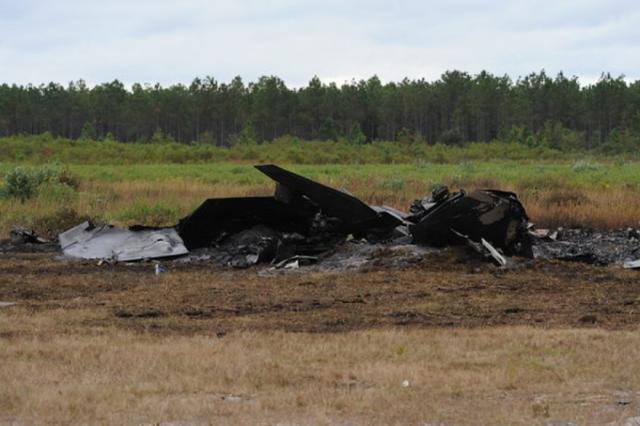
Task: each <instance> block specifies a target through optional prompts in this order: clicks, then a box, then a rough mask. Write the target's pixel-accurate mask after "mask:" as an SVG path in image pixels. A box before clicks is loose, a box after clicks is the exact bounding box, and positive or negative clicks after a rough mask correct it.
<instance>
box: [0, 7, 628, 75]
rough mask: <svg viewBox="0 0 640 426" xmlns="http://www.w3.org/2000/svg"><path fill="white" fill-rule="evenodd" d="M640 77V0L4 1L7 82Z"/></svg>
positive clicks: (0, 29)
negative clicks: (450, 74) (452, 74)
mask: <svg viewBox="0 0 640 426" xmlns="http://www.w3.org/2000/svg"><path fill="white" fill-rule="evenodd" d="M543 68H544V69H545V70H547V72H548V73H550V74H552V75H555V74H556V73H557V72H558V71H560V70H562V71H564V72H565V74H566V75H568V76H572V75H576V76H578V77H579V78H580V81H581V82H583V83H589V82H593V81H595V80H597V78H598V77H599V75H600V73H601V72H603V71H608V72H611V73H612V74H613V75H615V76H617V75H620V74H624V75H626V76H627V78H628V79H631V80H635V79H640V2H638V1H636V0H537V1H533V0H531V1H524V0H508V1H507V0H505V1H500V0H493V1H491V0H483V1H480V0H478V1H474V0H448V1H430V0H422V1H420V0H406V1H403V0H393V1H391V0H390V1H376V0H373V1H360V0H342V1H332V0H318V1H290V0H276V1H268V0H264V1H253V0H235V1H233V0H227V1H213V0H211V1H206V0H181V1H178V0H175V1H169V0H148V1H146V0H143V1H137V0H127V1H124V0H108V1H107V0H103V1H91V0H82V1H81V0H58V1H42V0H0V83H1V82H6V83H21V84H24V83H34V84H39V83H42V82H48V81H56V82H60V83H65V84H66V83H67V82H69V81H71V80H77V79H81V78H82V79H84V80H86V81H87V82H88V83H89V84H95V83H101V82H105V81H111V80H113V79H116V78H117V79H119V80H121V81H123V82H125V83H127V84H131V83H134V82H141V83H144V82H148V83H155V82H160V83H162V84H163V85H167V84H173V83H185V84H188V83H189V82H191V80H192V79H193V78H194V77H195V76H206V75H211V76H213V77H215V78H216V79H218V80H220V81H229V80H231V79H232V78H233V77H234V76H236V75H240V76H241V77H242V78H243V79H244V80H245V81H254V80H256V79H257V78H258V77H259V76H261V75H277V76H279V77H281V78H282V79H284V80H285V82H286V83H287V84H288V85H290V86H301V85H305V84H306V83H307V82H308V81H309V79H310V78H311V77H313V76H314V75H317V76H319V77H320V78H321V79H322V80H323V81H327V82H328V81H336V82H338V83H342V82H344V81H346V80H351V79H352V78H355V79H360V78H368V77H370V76H372V75H374V74H377V75H378V76H379V77H380V78H381V79H382V80H383V81H389V80H401V79H402V78H404V77H409V78H422V77H424V78H426V79H428V80H434V79H437V78H438V77H439V76H440V75H441V74H442V73H443V72H444V71H446V70H450V69H460V70H464V71H468V72H470V73H472V74H475V73H477V72H479V71H481V70H488V71H490V72H492V73H494V74H499V75H502V74H508V75H510V76H511V77H512V78H513V79H514V80H515V79H517V78H518V76H522V75H526V74H528V73H530V72H532V71H539V70H541V69H543Z"/></svg>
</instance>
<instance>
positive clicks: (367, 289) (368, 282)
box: [0, 253, 640, 334]
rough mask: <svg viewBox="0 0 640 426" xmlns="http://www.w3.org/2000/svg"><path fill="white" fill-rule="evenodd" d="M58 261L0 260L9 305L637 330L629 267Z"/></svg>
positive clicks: (178, 315) (338, 326) (165, 321)
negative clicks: (157, 269) (355, 267)
mask: <svg viewBox="0 0 640 426" xmlns="http://www.w3.org/2000/svg"><path fill="white" fill-rule="evenodd" d="M52 257H53V256H52V255H50V254H26V253H25V254H13V255H10V256H5V257H4V258H0V300H4V301H11V302H16V303H18V304H19V306H20V307H21V309H25V310H28V311H30V312H34V313H37V312H42V311H46V310H52V309H60V308H62V309H66V310H87V309H89V310H92V311H93V312H95V318H94V319H92V320H91V322H90V323H87V324H85V325H87V326H91V325H99V326H115V327H118V328H123V329H130V330H146V331H155V332H158V333H179V334H185V333H197V332H201V331H211V330H217V331H219V332H220V333H225V332H229V331H247V330H248V331H261V330H282V331H295V332H342V331H348V330H358V329H367V328H373V327H385V326H402V327H435V326H438V327H485V326H497V325H535V326H540V327H602V328H607V329H624V328H634V327H636V325H637V324H638V323H639V322H640V281H639V279H640V275H639V274H638V272H637V271H626V270H622V269H621V268H620V267H613V266H612V267H595V266H588V265H584V264H578V263H570V262H559V261H535V262H523V263H521V264H519V265H516V266H514V267H512V268H510V269H507V270H501V269H498V268H496V267H493V266H492V265H490V264H487V263H480V262H465V263H463V261H462V259H457V254H456V253H449V254H445V255H434V256H431V257H428V258H427V259H426V260H425V261H423V262H422V263H421V264H419V265H416V266H414V267H411V268H408V269H406V270H391V269H388V268H376V267H375V266H371V267H369V268H368V269H367V270H365V271H361V272H351V273H325V274H323V273H309V274H307V273H293V274H278V275H274V276H261V275H260V274H258V271H259V270H260V268H253V269H249V270H244V271H237V270H232V269H229V268H221V267H214V266H208V265H193V264H188V265H180V264H171V265H170V266H168V267H169V271H168V273H164V274H161V275H158V276H157V275H155V274H154V268H153V265H152V264H150V263H138V264H130V265H101V266H98V265H96V263H95V262H69V261H59V260H55V259H53V258H52Z"/></svg>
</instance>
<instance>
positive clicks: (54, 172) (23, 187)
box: [2, 165, 80, 202]
mask: <svg viewBox="0 0 640 426" xmlns="http://www.w3.org/2000/svg"><path fill="white" fill-rule="evenodd" d="M47 183H51V184H59V185H65V186H68V187H70V188H72V189H73V190H76V189H77V188H78V186H79V185H80V182H79V180H78V179H77V178H76V177H75V176H73V175H72V174H71V172H69V170H68V169H66V168H64V167H60V166H47V165H45V166H40V167H36V168H25V167H15V168H13V169H12V170H10V171H9V172H8V173H7V174H6V176H5V178H4V188H3V191H2V192H3V193H4V194H6V196H9V197H15V198H18V199H19V200H20V201H22V202H24V201H26V200H28V199H30V198H33V197H34V196H35V195H36V194H37V193H38V190H39V188H40V186H42V185H44V184H47Z"/></svg>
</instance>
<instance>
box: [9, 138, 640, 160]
mask: <svg viewBox="0 0 640 426" xmlns="http://www.w3.org/2000/svg"><path fill="white" fill-rule="evenodd" d="M584 155H585V154H584V153H582V154H580V153H574V152H562V151H558V150H554V149H550V148H542V147H528V146H526V145H523V144H518V143H504V142H499V141H495V142H492V143H470V144H467V145H465V146H461V147H458V146H446V145H440V144H436V145H427V144H423V143H413V144H402V143H398V142H383V141H381V142H374V143H370V144H364V145H351V144H349V143H347V142H346V141H344V140H340V141H302V140H299V139H296V138H293V137H283V138H280V139H277V140H275V141H273V142H270V143H264V144H262V145H257V144H255V143H248V144H238V145H235V146H233V147H231V148H220V147H216V146H212V145H202V144H200V145H183V144H176V143H166V144H139V143H138V144H126V143H119V142H115V141H82V140H68V139H56V138H53V137H51V136H50V135H46V134H45V135H39V136H19V137H5V138H0V162H9V163H29V164H43V163H50V162H61V163H65V164H108V165H122V164H129V165H138V164H168V163H170V164H203V163H207V164H208V163H224V162H239V163H271V162H277V163H289V164H416V165H420V164H425V163H428V164H457V163H460V162H466V161H495V160H496V159H502V160H517V161H522V162H538V161H558V160H564V161H572V160H576V159H579V158H580V157H582V156H584ZM592 155H596V154H595V153H592ZM624 158H626V159H630V158H635V159H640V157H639V156H638V154H636V155H635V156H634V155H633V154H627V155H626V157H624Z"/></svg>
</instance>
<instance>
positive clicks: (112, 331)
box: [0, 254, 640, 425]
mask: <svg viewBox="0 0 640 426" xmlns="http://www.w3.org/2000/svg"><path fill="white" fill-rule="evenodd" d="M167 266H168V268H169V272H168V273H166V274H163V275H161V276H156V275H154V274H153V267H152V266H151V265H149V264H145V263H142V264H136V265H130V266H127V265H113V266H106V265H102V266H98V265H96V264H95V262H81V263H78V262H61V261H60V260H56V259H53V258H52V257H51V256H48V255H35V254H24V255H4V256H0V300H11V301H15V302H17V304H16V305H14V306H10V307H4V308H0V382H1V383H2V386H0V424H13V423H14V422H15V423H18V424H41V423H48V424H69V423H75V424H78V423H82V424H88V423H90V424H158V423H162V422H167V423H166V424H181V425H192V424H416V425H418V424H420V425H422V424H447V425H457V424H469V425H478V424H482V425H485V424H523V425H525V424H526V425H529V424H539V425H546V424H566V422H573V423H574V424H580V425H590V424H593V425H602V424H615V425H617V424H622V422H623V420H624V419H626V418H628V417H631V416H633V415H637V412H638V410H639V409H640V369H639V368H638V363H637V359H638V356H640V336H639V335H638V333H637V323H638V318H640V287H638V286H637V285H635V283H636V282H637V281H636V280H637V274H635V273H634V271H624V270H621V269H615V268H613V267H611V268H598V267H593V266H584V265H575V264H574V265H572V264H569V265H567V264H562V263H560V262H547V263H542V264H538V265H529V266H526V267H523V268H519V269H511V270H507V271H504V272H503V273H497V271H496V269H495V268H494V267H493V266H492V265H490V264H476V265H475V266H474V267H471V266H470V265H462V264H459V263H457V264H456V263H455V262H444V261H442V259H440V260H433V261H429V260H427V261H425V262H424V263H423V264H421V265H416V266H414V267H412V268H410V269H404V270H394V271H391V270H388V269H386V270H370V271H365V272H351V273H342V274H317V273H316V274H290V275H275V276H269V277H263V276H260V275H258V274H257V273H256V271H255V270H246V271H231V270H229V269H222V268H220V267H215V266H213V265H201V266H200V267H198V268H194V267H193V266H191V267H190V266H189V265H183V266H177V265H167ZM405 381H406V383H405ZM403 383H404V384H403ZM563 422H565V423H563Z"/></svg>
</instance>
